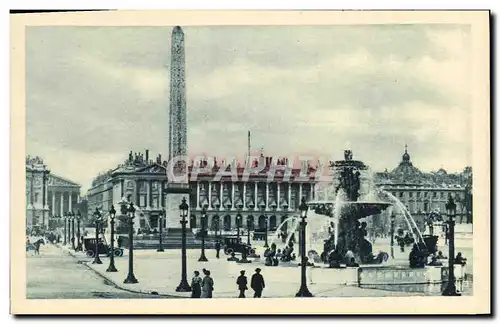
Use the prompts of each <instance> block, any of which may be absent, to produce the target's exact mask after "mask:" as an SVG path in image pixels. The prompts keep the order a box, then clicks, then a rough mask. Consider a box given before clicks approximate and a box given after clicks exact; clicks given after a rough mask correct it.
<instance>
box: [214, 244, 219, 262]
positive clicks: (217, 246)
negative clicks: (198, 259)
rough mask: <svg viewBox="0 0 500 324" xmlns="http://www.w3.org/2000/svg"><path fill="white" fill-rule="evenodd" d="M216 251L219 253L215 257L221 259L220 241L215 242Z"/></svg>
mask: <svg viewBox="0 0 500 324" xmlns="http://www.w3.org/2000/svg"><path fill="white" fill-rule="evenodd" d="M215 251H216V252H217V254H216V255H215V257H216V258H217V259H218V258H219V253H220V242H219V241H215Z"/></svg>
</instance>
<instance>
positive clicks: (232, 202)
mask: <svg viewBox="0 0 500 324" xmlns="http://www.w3.org/2000/svg"><path fill="white" fill-rule="evenodd" d="M234 185H235V183H234V182H232V183H231V205H232V207H231V209H233V210H234V209H235V208H236V204H235V201H234Z"/></svg>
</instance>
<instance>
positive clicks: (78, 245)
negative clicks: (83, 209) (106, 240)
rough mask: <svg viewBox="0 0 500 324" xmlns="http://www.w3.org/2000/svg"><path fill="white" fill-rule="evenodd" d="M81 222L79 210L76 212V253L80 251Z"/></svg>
mask: <svg viewBox="0 0 500 324" xmlns="http://www.w3.org/2000/svg"><path fill="white" fill-rule="evenodd" d="M81 220H82V214H81V213H80V210H78V211H77V212H76V236H77V242H78V244H77V245H76V250H77V251H82V250H83V248H82V241H81V237H80V235H81V233H80V222H81Z"/></svg>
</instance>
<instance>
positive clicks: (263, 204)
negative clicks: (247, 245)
mask: <svg viewBox="0 0 500 324" xmlns="http://www.w3.org/2000/svg"><path fill="white" fill-rule="evenodd" d="M259 207H260V211H261V212H262V216H264V222H265V228H264V229H265V231H266V232H265V235H266V236H265V242H264V247H265V248H268V247H269V245H268V244H267V230H268V229H267V227H268V225H267V223H268V221H267V215H265V213H264V212H265V210H266V204H265V203H264V202H261V203H260V205H259Z"/></svg>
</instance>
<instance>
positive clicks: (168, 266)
mask: <svg viewBox="0 0 500 324" xmlns="http://www.w3.org/2000/svg"><path fill="white" fill-rule="evenodd" d="M260 244H262V242H260ZM381 245H382V244H380V242H379V244H378V245H375V246H374V251H377V249H379V248H382V249H383V250H385V251H388V252H389V251H390V250H389V249H388V247H387V246H385V245H384V246H381ZM257 246H259V245H257ZM445 248H446V247H441V249H442V250H443V251H446V250H445ZM61 249H62V250H63V251H66V252H67V253H70V254H71V255H73V256H74V257H75V258H76V259H77V260H78V261H81V262H82V263H84V264H86V265H87V266H88V267H90V268H91V269H93V270H94V271H96V272H97V273H99V274H100V275H101V276H103V277H104V278H106V279H108V280H109V281H111V282H113V283H114V284H115V285H116V286H118V287H121V288H123V289H126V290H131V291H136V292H141V293H145V294H160V295H164V296H172V297H180V298H182V297H185V298H187V297H190V293H182V292H176V291H175V288H176V287H177V286H178V285H179V283H180V280H181V251H180V250H165V252H156V251H155V250H136V251H134V274H135V276H136V278H137V279H138V281H139V282H138V283H137V284H124V283H123V280H124V279H125V278H126V277H127V273H128V255H127V253H128V251H127V250H125V254H124V256H123V257H118V258H115V265H116V268H117V269H118V270H119V271H118V272H116V273H110V272H106V269H107V268H108V265H109V258H107V257H101V260H102V262H103V263H102V264H92V261H93V258H89V257H87V256H85V254H84V253H82V252H74V251H72V250H70V249H68V248H67V247H61ZM257 251H258V253H260V254H262V252H263V251H262V248H261V247H260V248H257ZM408 252H409V251H406V252H401V251H399V247H395V260H390V261H389V262H390V263H393V264H398V265H403V264H405V263H406V264H407V255H408ZM463 253H464V254H465V256H466V257H467V256H468V253H469V252H466V251H463ZM470 253H472V248H470ZM199 256H200V250H198V249H196V250H191V249H190V250H187V269H188V270H187V271H188V273H187V274H188V276H187V279H188V282H189V283H190V282H191V278H192V276H193V271H195V270H198V271H200V272H201V270H202V269H203V268H206V269H208V270H210V271H211V276H212V278H213V279H214V282H215V284H214V292H213V297H214V298H235V297H237V295H238V291H237V286H236V278H237V277H238V275H239V272H240V270H245V271H246V276H247V277H248V279H250V277H251V276H252V274H253V273H254V271H255V269H256V268H257V267H259V268H261V269H262V274H263V276H264V279H265V282H266V289H265V290H264V294H263V297H265V298H279V297H281V298H283V297H293V296H295V293H296V292H297V291H298V289H299V286H300V267H298V266H296V265H285V264H281V265H280V266H278V267H266V266H265V265H264V262H263V260H260V259H251V260H252V263H248V264H238V263H236V262H228V261H227V257H228V256H226V255H224V254H223V253H222V251H221V254H220V259H217V258H216V253H215V250H213V249H207V250H206V256H207V258H208V260H209V261H208V262H199V261H198V258H199ZM470 259H472V255H471V256H470ZM342 271H345V272H342ZM466 272H468V273H472V265H468V266H467V268H466ZM339 274H340V275H344V274H345V275H346V276H351V275H352V274H351V273H349V269H345V270H341V271H340V272H339V270H334V269H328V268H319V267H318V268H308V269H307V281H308V287H309V290H310V291H311V292H312V293H313V295H314V296H315V297H383V296H422V295H428V294H429V293H423V292H408V291H389V290H382V289H369V288H360V287H357V286H351V285H345V284H338V278H333V277H332V276H339ZM335 279H337V280H335ZM336 282H337V283H336ZM252 293H253V292H252V291H251V290H249V291H247V297H252Z"/></svg>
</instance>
